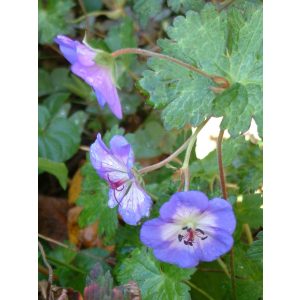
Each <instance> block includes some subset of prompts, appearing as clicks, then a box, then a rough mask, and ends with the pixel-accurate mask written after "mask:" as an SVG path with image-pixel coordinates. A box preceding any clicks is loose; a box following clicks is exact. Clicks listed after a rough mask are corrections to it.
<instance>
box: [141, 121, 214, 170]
mask: <svg viewBox="0 0 300 300" xmlns="http://www.w3.org/2000/svg"><path fill="white" fill-rule="evenodd" d="M208 120H209V118H208V119H207V120H205V121H204V122H202V123H201V124H200V126H202V127H201V128H203V126H204V125H205V124H206V123H207V121H208ZM200 126H199V127H200ZM201 128H200V129H201ZM199 131H200V130H199ZM199 131H197V130H196V131H195V132H194V133H193V134H192V135H191V136H190V137H189V138H188V139H187V140H186V141H185V142H184V143H183V144H182V145H181V146H180V147H179V148H178V149H177V150H176V151H175V152H174V153H172V154H171V155H170V156H168V157H167V158H165V159H164V160H162V161H160V162H158V163H156V164H154V165H151V166H148V167H145V168H142V169H140V170H139V171H138V172H139V173H140V174H144V173H149V172H152V171H154V170H157V169H160V168H161V167H163V166H165V165H166V164H168V163H169V162H170V161H172V160H173V159H174V158H176V157H177V156H178V155H179V154H180V153H182V152H183V151H184V150H185V149H186V147H188V145H189V143H190V141H191V140H192V139H193V138H195V136H196V137H197V134H198V132H199Z"/></svg>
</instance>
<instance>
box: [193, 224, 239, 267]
mask: <svg viewBox="0 0 300 300" xmlns="http://www.w3.org/2000/svg"><path fill="white" fill-rule="evenodd" d="M205 233H206V234H207V235H208V238H207V239H205V240H204V241H201V240H200V241H197V253H198V258H199V260H200V261H208V262H209V261H213V260H215V259H217V258H218V257H220V256H221V255H223V254H225V253H227V252H228V251H229V250H230V249H231V248H232V245H233V238H232V236H231V235H230V234H228V233H227V232H226V231H224V230H221V229H218V230H212V231H206V232H205Z"/></svg>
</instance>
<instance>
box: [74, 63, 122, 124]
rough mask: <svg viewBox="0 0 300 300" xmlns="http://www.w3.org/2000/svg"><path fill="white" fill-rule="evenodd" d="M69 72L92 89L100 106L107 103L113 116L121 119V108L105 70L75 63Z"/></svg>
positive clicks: (114, 88)
mask: <svg viewBox="0 0 300 300" xmlns="http://www.w3.org/2000/svg"><path fill="white" fill-rule="evenodd" d="M71 70H72V72H73V73H74V74H76V75H77V76H79V77H80V78H82V79H83V80H84V81H85V82H86V83H88V84H89V85H90V86H92V87H93V88H94V90H95V91H96V96H97V99H98V102H99V104H100V105H103V103H107V104H108V106H109V108H110V110H111V111H112V112H113V113H114V115H115V116H116V117H117V118H119V119H121V118H122V107H121V103H120V99H119V96H118V92H117V89H116V87H115V86H114V84H113V81H112V79H111V75H110V73H109V71H108V70H107V69H105V68H102V67H100V66H98V65H97V64H94V65H92V66H84V65H82V64H81V63H75V64H73V65H72V67H71ZM99 96H100V97H99Z"/></svg>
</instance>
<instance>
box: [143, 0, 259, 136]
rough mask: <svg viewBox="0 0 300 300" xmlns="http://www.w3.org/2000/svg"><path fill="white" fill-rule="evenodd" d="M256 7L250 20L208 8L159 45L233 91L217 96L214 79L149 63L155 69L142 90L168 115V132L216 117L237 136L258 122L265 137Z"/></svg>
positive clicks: (178, 24)
mask: <svg viewBox="0 0 300 300" xmlns="http://www.w3.org/2000/svg"><path fill="white" fill-rule="evenodd" d="M176 4H177V5H178V3H177V2H176ZM256 8H257V9H256V10H255V11H253V13H252V15H251V16H248V15H247V18H246V16H245V14H243V13H242V12H241V11H239V10H236V9H235V10H234V9H230V10H229V12H228V13H227V12H226V11H222V12H221V13H218V12H217V10H216V8H215V7H214V6H213V5H211V4H206V5H205V7H204V8H203V9H202V10H201V11H200V13H196V12H193V11H189V12H187V14H186V16H185V17H183V16H179V17H176V18H175V19H174V23H173V26H170V27H169V28H168V29H167V34H168V36H169V39H162V40H159V41H158V45H159V46H160V47H161V48H162V51H163V53H165V54H167V55H170V56H172V57H175V58H177V59H180V60H182V61H184V62H186V63H189V64H191V65H193V66H195V67H197V68H200V69H202V70H203V71H205V72H206V73H208V74H211V75H218V76H223V77H225V78H226V79H227V80H228V82H229V83H230V86H231V87H230V88H229V89H228V90H225V91H224V92H223V93H222V94H220V95H217V97H216V95H215V94H214V93H213V92H212V89H211V87H212V86H213V85H214V84H213V82H212V81H211V80H208V79H207V78H204V77H203V76H201V75H200V74H198V73H195V72H193V71H189V70H187V69H184V68H183V67H181V66H178V65H176V64H175V63H171V62H166V61H162V59H159V58H152V59H149V61H148V66H149V67H150V70H147V71H145V72H144V73H143V78H142V79H141V81H140V85H141V87H142V88H144V89H145V90H146V91H147V92H148V93H149V95H150V99H149V102H150V104H152V105H153V106H154V107H155V108H158V109H162V110H163V111H162V119H163V122H164V125H165V128H166V129H171V128H182V127H183V126H185V125H192V126H197V125H198V124H199V123H200V122H202V121H203V120H204V118H206V117H208V116H214V115H215V116H223V117H224V120H223V122H222V125H221V127H222V128H224V129H228V130H229V132H230V134H231V135H233V136H236V135H238V134H239V133H243V132H245V131H246V130H247V129H248V128H249V127H250V123H251V119H252V118H254V120H255V121H256V123H257V125H258V130H259V133H260V135H261V136H262V12H261V9H260V7H259V6H258V7H256ZM231 96H233V99H231ZM214 98H216V99H214ZM223 102H226V103H227V104H228V106H226V105H223V106H222V103H223Z"/></svg>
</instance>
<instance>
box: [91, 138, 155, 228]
mask: <svg viewBox="0 0 300 300" xmlns="http://www.w3.org/2000/svg"><path fill="white" fill-rule="evenodd" d="M90 158H91V163H92V165H93V167H94V168H95V170H96V171H97V173H98V175H99V176H100V177H102V178H103V179H105V180H106V181H107V182H108V184H109V186H110V190H109V201H108V206H109V207H111V208H113V207H115V206H117V205H119V208H118V209H119V213H120V215H121V216H122V218H123V220H124V221H125V222H126V223H128V224H130V225H137V223H138V222H139V221H140V219H141V218H142V217H144V216H149V213H150V208H151V206H152V200H151V198H150V197H149V196H148V195H147V193H146V192H145V191H144V190H143V189H142V188H141V186H140V184H139V182H138V180H137V178H136V176H135V174H134V172H133V170H132V168H133V164H134V154H133V151H132V148H131V145H130V144H129V143H128V142H127V141H126V139H125V138H124V137H122V136H120V135H116V136H114V137H113V138H112V139H111V141H110V149H108V148H107V147H106V145H105V144H104V142H103V141H102V138H101V135H100V134H98V136H97V139H96V141H95V142H94V143H93V144H92V145H91V150H90Z"/></svg>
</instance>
